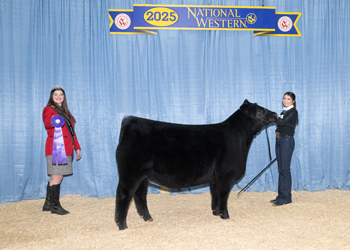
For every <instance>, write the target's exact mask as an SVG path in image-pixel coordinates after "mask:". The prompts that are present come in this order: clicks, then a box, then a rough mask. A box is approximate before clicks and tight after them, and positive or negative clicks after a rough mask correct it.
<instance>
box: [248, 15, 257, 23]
mask: <svg viewBox="0 0 350 250" xmlns="http://www.w3.org/2000/svg"><path fill="white" fill-rule="evenodd" d="M246 20H247V22H248V23H249V24H254V23H256V20H258V18H257V17H256V15H255V14H254V13H249V14H248V15H247V17H246Z"/></svg>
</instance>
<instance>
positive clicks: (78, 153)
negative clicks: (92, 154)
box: [77, 149, 81, 161]
mask: <svg viewBox="0 0 350 250" xmlns="http://www.w3.org/2000/svg"><path fill="white" fill-rule="evenodd" d="M80 158H81V151H80V149H78V150H77V161H78V160H80Z"/></svg>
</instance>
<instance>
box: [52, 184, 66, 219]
mask: <svg viewBox="0 0 350 250" xmlns="http://www.w3.org/2000/svg"><path fill="white" fill-rule="evenodd" d="M60 187H61V183H60V184H58V185H52V186H49V189H50V195H51V199H52V201H53V206H52V208H51V213H52V214H59V215H65V214H69V212H68V211H67V210H65V209H63V208H62V207H61V204H60Z"/></svg>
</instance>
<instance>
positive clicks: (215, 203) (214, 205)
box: [210, 183, 220, 215]
mask: <svg viewBox="0 0 350 250" xmlns="http://www.w3.org/2000/svg"><path fill="white" fill-rule="evenodd" d="M210 193H211V210H212V211H213V215H220V211H219V200H218V193H217V188H216V183H210Z"/></svg>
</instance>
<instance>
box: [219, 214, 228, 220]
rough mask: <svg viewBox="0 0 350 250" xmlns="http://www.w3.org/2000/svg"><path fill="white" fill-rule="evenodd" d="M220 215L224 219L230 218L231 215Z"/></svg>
mask: <svg viewBox="0 0 350 250" xmlns="http://www.w3.org/2000/svg"><path fill="white" fill-rule="evenodd" d="M220 217H221V219H223V220H227V219H230V216H229V215H228V214H221V215H220Z"/></svg>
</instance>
